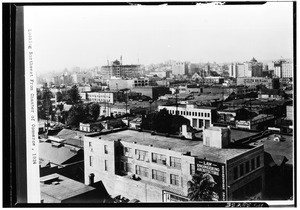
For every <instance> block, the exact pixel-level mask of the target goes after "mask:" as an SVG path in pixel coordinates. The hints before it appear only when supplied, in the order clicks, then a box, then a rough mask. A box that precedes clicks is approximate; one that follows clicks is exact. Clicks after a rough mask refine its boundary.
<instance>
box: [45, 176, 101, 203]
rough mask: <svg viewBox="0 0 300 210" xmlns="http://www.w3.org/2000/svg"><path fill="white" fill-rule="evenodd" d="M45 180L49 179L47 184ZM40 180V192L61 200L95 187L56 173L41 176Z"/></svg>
mask: <svg viewBox="0 0 300 210" xmlns="http://www.w3.org/2000/svg"><path fill="white" fill-rule="evenodd" d="M47 180H50V181H49V182H50V183H49V184H46V183H47ZM51 180H53V181H52V182H51ZM40 182H41V184H40V185H41V193H44V194H46V195H47V196H51V197H53V198H55V199H58V200H61V201H62V200H66V199H68V198H71V197H75V196H77V195H80V194H83V193H86V192H89V191H92V190H94V189H95V188H94V187H91V186H87V185H85V184H82V183H80V182H77V181H74V180H72V179H69V178H67V177H65V176H62V175H60V174H56V173H55V174H51V175H48V176H44V177H41V178H40ZM53 182H55V184H53Z"/></svg>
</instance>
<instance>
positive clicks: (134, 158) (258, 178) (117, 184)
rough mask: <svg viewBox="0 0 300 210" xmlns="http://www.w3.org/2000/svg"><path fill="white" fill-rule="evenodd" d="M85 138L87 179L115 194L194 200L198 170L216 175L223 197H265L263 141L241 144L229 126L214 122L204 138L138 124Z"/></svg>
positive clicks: (143, 198) (216, 189)
mask: <svg viewBox="0 0 300 210" xmlns="http://www.w3.org/2000/svg"><path fill="white" fill-rule="evenodd" d="M232 132H234V131H232ZM215 137H217V138H215ZM84 138H85V139H84V148H85V152H84V155H85V183H86V184H87V183H88V182H89V176H91V175H92V176H93V177H94V179H95V181H98V180H102V182H103V184H104V186H105V188H106V190H107V191H108V193H109V194H111V195H122V196H124V197H127V198H129V199H138V200H140V201H141V202H172V201H173V202H174V201H176V202H180V201H188V197H187V195H188V189H189V186H188V182H189V181H191V180H192V175H194V174H195V173H197V174H198V173H205V174H210V175H211V177H212V179H213V181H214V182H215V186H214V188H213V190H214V192H215V193H216V194H217V197H218V199H217V200H219V201H227V200H247V199H251V198H253V196H256V198H257V197H262V193H263V191H264V182H265V181H264V175H263V171H264V155H263V154H264V149H263V145H259V146H256V145H253V146H246V147H243V146H242V145H240V146H237V145H235V144H234V143H232V142H231V131H230V129H228V128H217V127H213V128H209V129H208V130H207V131H205V133H204V136H203V139H204V141H203V142H202V141H191V140H182V139H180V138H172V137H165V136H158V135H152V134H151V133H147V132H141V131H133V130H120V131H117V132H113V133H107V134H102V135H96V136H95V135H93V136H85V137H84Z"/></svg>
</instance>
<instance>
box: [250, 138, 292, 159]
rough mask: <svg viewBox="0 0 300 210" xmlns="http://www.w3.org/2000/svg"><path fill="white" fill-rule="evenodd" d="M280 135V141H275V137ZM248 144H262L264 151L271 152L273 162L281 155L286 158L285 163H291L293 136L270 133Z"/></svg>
mask: <svg viewBox="0 0 300 210" xmlns="http://www.w3.org/2000/svg"><path fill="white" fill-rule="evenodd" d="M278 136H281V138H282V141H275V137H278ZM250 145H264V150H265V152H267V153H269V154H271V156H272V158H273V160H274V162H275V163H277V162H278V161H277V160H278V159H282V158H281V157H286V158H287V164H291V165H292V164H293V151H294V150H293V148H294V140H293V136H288V135H279V134H272V135H270V136H267V137H264V138H262V139H259V140H257V141H255V142H252V143H250Z"/></svg>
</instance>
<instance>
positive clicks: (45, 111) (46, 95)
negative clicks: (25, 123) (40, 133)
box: [38, 87, 53, 119]
mask: <svg viewBox="0 0 300 210" xmlns="http://www.w3.org/2000/svg"><path fill="white" fill-rule="evenodd" d="M40 97H41V100H40V101H41V106H40V108H39V112H38V113H39V117H40V118H42V119H49V118H50V116H52V114H53V111H52V109H53V108H52V102H51V98H52V97H53V94H52V92H51V91H50V90H49V88H48V87H44V88H43V90H42V92H41V95H40Z"/></svg>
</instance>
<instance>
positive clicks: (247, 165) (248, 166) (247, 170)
mask: <svg viewBox="0 0 300 210" xmlns="http://www.w3.org/2000/svg"><path fill="white" fill-rule="evenodd" d="M249 171H250V164H249V161H247V162H246V173H249Z"/></svg>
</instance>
